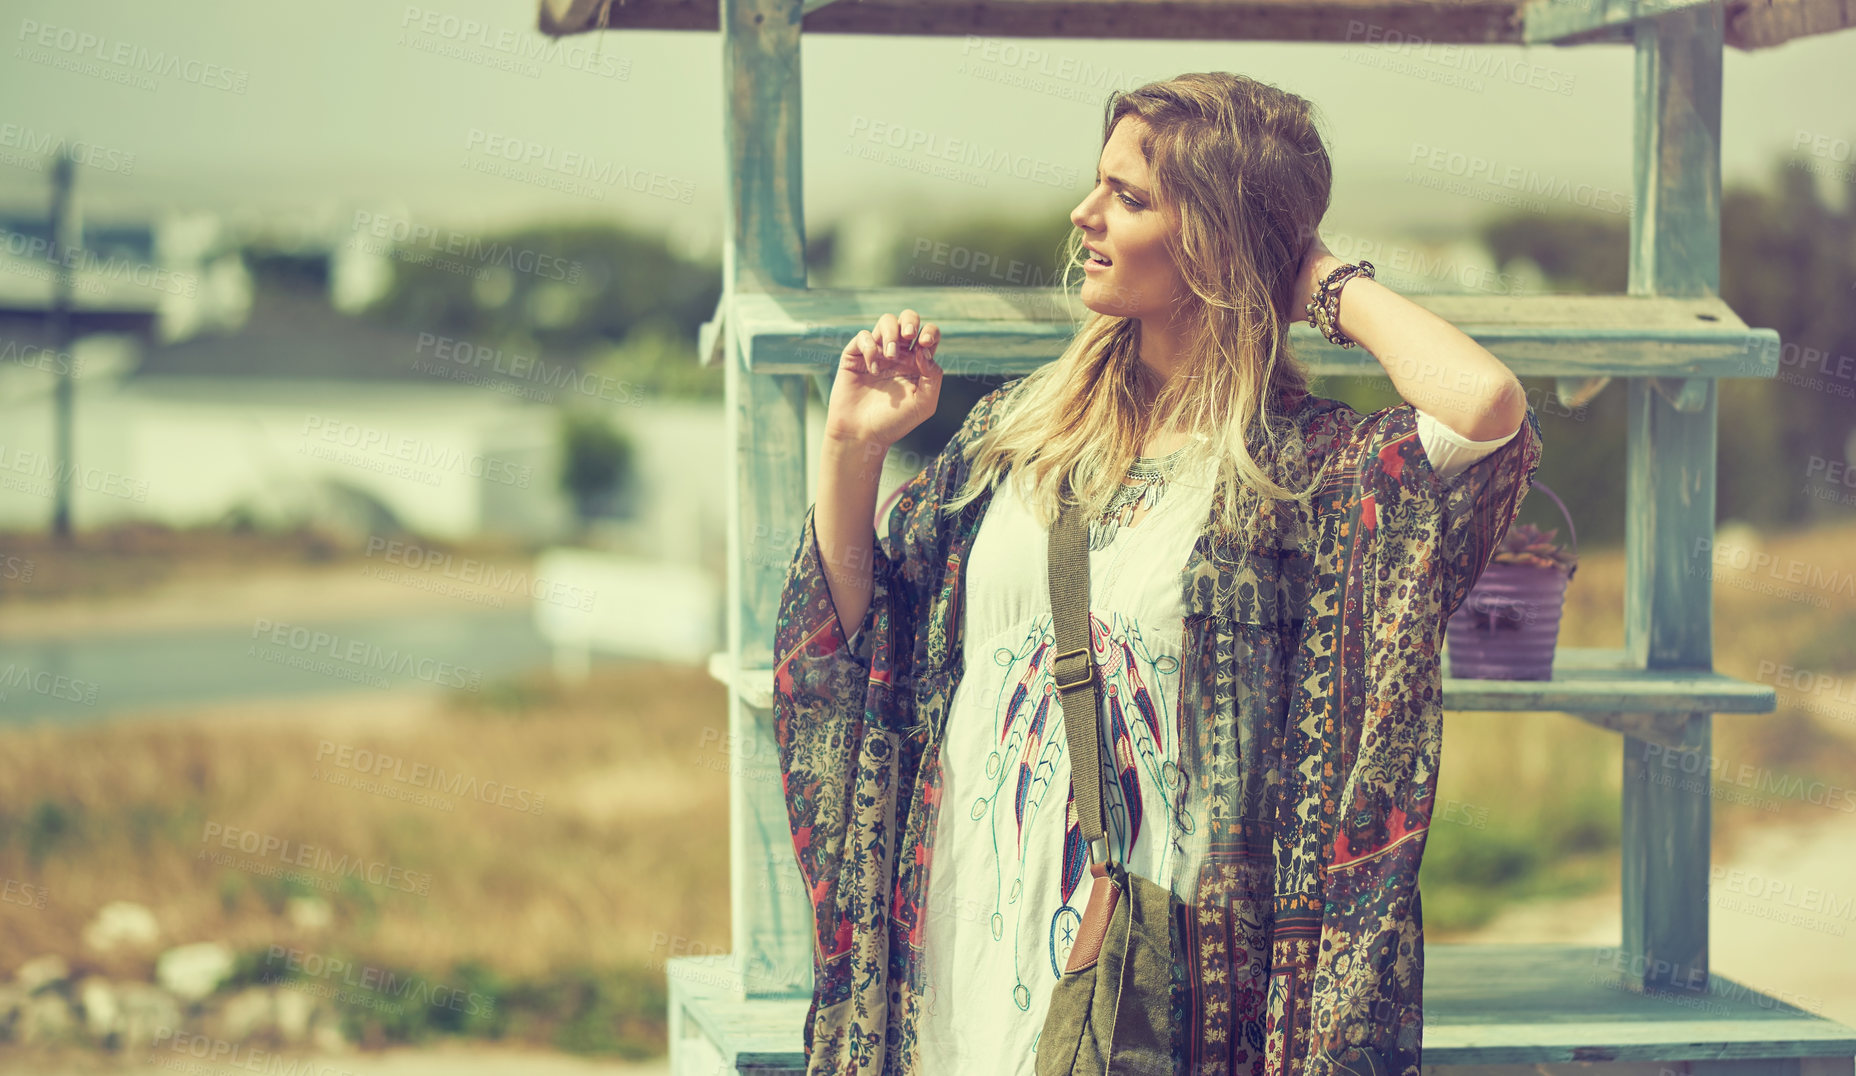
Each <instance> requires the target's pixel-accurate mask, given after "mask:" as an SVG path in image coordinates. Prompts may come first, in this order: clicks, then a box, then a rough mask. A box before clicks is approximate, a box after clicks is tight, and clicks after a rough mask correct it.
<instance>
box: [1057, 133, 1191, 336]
mask: <svg viewBox="0 0 1856 1076" xmlns="http://www.w3.org/2000/svg"><path fill="white" fill-rule="evenodd" d="M1144 127H1145V125H1144V124H1142V123H1141V121H1140V120H1139V119H1137V118H1135V117H1133V116H1124V117H1122V118H1121V119H1120V120H1118V121H1116V123H1115V129H1114V131H1113V132H1111V133H1110V135H1109V139H1108V144H1107V145H1105V146H1103V147H1102V157H1101V160H1100V161H1099V162H1097V167H1096V186H1095V189H1094V190H1092V191H1090V192H1089V195H1088V197H1086V198H1084V199H1083V200H1082V202H1081V203H1080V204H1078V205H1077V207H1076V208H1075V209H1073V210H1071V211H1070V223H1072V224H1074V225H1076V226H1077V227H1078V228H1080V229H1082V232H1083V242H1084V243H1085V244H1087V245H1088V246H1089V247H1094V248H1095V250H1096V251H1097V252H1098V253H1100V254H1101V255H1103V256H1104V257H1106V258H1107V259H1108V260H1109V264H1108V265H1102V264H1101V263H1099V262H1095V261H1093V260H1091V261H1086V262H1084V266H1083V273H1084V278H1083V286H1082V290H1081V292H1080V293H1079V294H1080V297H1081V299H1082V301H1083V305H1084V306H1086V307H1088V308H1089V309H1090V310H1093V311H1095V312H1096V313H1098V314H1108V315H1116V316H1120V317H1129V318H1148V317H1154V318H1158V319H1159V320H1160V322H1161V323H1162V324H1164V323H1166V321H1167V320H1169V319H1170V317H1171V315H1172V313H1173V311H1174V310H1175V309H1176V300H1178V299H1179V298H1180V297H1182V296H1185V295H1187V294H1189V290H1188V289H1187V287H1186V282H1185V279H1184V278H1183V277H1181V276H1180V274H1179V270H1178V269H1177V268H1176V267H1175V266H1174V264H1173V258H1172V255H1170V254H1169V253H1167V249H1166V235H1167V232H1168V231H1169V230H1170V229H1171V228H1172V224H1171V223H1170V222H1169V221H1168V220H1167V218H1166V215H1165V214H1164V213H1163V212H1161V210H1160V209H1159V207H1158V206H1156V205H1155V204H1154V187H1153V182H1152V174H1151V173H1150V172H1149V171H1148V169H1147V161H1146V158H1145V157H1143V156H1142V154H1141V146H1140V136H1141V134H1142V132H1143V130H1144ZM1083 255H1084V257H1085V258H1088V257H1089V253H1088V251H1087V250H1085V251H1084V252H1083Z"/></svg>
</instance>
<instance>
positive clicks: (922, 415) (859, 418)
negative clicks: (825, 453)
mask: <svg viewBox="0 0 1856 1076" xmlns="http://www.w3.org/2000/svg"><path fill="white" fill-rule="evenodd" d="M940 343H941V330H940V329H939V328H937V327H936V326H935V324H934V323H933V322H931V321H928V322H925V321H923V320H922V319H921V316H920V315H919V314H917V313H916V312H915V311H913V310H904V311H903V312H902V313H901V314H900V315H896V314H884V315H883V316H882V317H880V318H878V319H877V322H876V327H875V328H874V329H866V330H864V331H863V332H860V333H858V334H857V335H856V336H854V337H852V338H851V342H850V343H849V344H846V345H845V347H844V353H843V354H842V355H840V356H839V357H838V374H837V377H836V379H835V380H833V381H832V383H831V401H830V402H829V403H828V404H827V405H826V408H825V436H826V437H827V438H829V439H834V440H839V441H845V442H860V443H865V444H880V445H882V446H884V447H885V448H887V447H889V446H890V445H893V444H895V443H896V442H897V441H900V440H901V439H902V438H903V435H905V434H907V433H908V432H909V431H910V430H913V429H914V428H915V427H917V426H919V425H921V424H922V422H923V421H925V420H926V419H927V418H928V416H929V415H932V414H934V411H935V407H936V405H937V404H938V403H939V402H940V399H941V374H942V370H941V367H940V366H939V365H938V364H937V363H936V362H935V361H934V352H935V348H936V347H938V346H939V345H940Z"/></svg>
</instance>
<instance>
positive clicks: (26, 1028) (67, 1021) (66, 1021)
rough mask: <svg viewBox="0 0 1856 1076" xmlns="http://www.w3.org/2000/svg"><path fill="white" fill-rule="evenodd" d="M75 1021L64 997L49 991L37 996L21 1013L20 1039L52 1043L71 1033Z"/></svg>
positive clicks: (33, 997)
mask: <svg viewBox="0 0 1856 1076" xmlns="http://www.w3.org/2000/svg"><path fill="white" fill-rule="evenodd" d="M74 1024H75V1021H74V1020H72V1019H71V1007H70V1006H69V1005H67V1004H65V1000H64V997H63V996H62V995H60V994H58V993H56V992H51V991H48V992H46V993H43V994H35V995H33V996H32V998H31V999H30V1000H29V1001H27V1002H26V1007H25V1008H23V1009H21V1010H20V1012H19V1028H18V1038H19V1041H21V1042H50V1041H54V1040H57V1039H62V1038H64V1037H66V1036H67V1035H69V1034H70V1033H71V1028H72V1026H73V1025H74Z"/></svg>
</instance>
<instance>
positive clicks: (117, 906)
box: [84, 900, 161, 953]
mask: <svg viewBox="0 0 1856 1076" xmlns="http://www.w3.org/2000/svg"><path fill="white" fill-rule="evenodd" d="M160 940H161V927H160V925H159V924H157V923H156V922H155V913H154V912H151V911H149V910H148V908H147V907H145V906H143V905H140V904H137V903H135V902H134V901H132V900H113V901H111V902H109V903H108V904H105V905H104V906H103V908H102V909H101V910H100V911H98V912H97V917H96V918H95V919H92V920H91V921H90V925H89V926H87V927H85V928H84V944H85V945H88V946H90V947H91V948H92V949H95V950H97V951H98V952H101V953H108V952H112V951H114V950H116V949H123V948H128V949H148V948H152V947H153V946H154V944H155V943H156V942H158V941H160Z"/></svg>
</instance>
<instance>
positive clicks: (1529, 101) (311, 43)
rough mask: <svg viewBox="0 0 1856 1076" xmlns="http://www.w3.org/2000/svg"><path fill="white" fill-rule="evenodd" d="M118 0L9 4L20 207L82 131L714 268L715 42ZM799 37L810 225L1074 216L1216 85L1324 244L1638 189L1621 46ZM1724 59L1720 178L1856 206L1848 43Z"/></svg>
mask: <svg viewBox="0 0 1856 1076" xmlns="http://www.w3.org/2000/svg"><path fill="white" fill-rule="evenodd" d="M103 11H104V9H102V8H97V7H93V6H88V5H71V4H58V3H53V2H49V0H9V3H8V4H7V5H6V14H5V15H0V33H4V34H5V37H6V39H7V43H6V49H7V62H6V63H5V64H0V208H6V209H12V210H19V209H25V208H31V207H37V206H41V205H43V204H44V200H45V198H46V194H45V189H46V185H45V176H44V174H43V173H42V172H40V171H36V170H35V168H36V167H37V159H36V158H35V157H34V156H33V155H32V154H31V152H30V150H31V148H32V147H33V146H35V145H39V144H42V143H43V142H44V141H45V140H46V139H47V138H56V137H65V138H71V139H81V140H84V141H85V142H86V143H87V145H88V146H89V147H90V148H89V149H88V150H87V153H88V159H87V162H86V165H85V167H83V168H82V169H81V170H80V172H79V186H80V191H81V197H82V198H83V205H84V206H85V212H86V214H87V217H88V218H95V219H103V218H111V219H119V218H124V217H131V218H132V217H135V216H138V215H145V214H153V213H162V212H168V211H191V212H212V213H222V214H229V215H231V216H234V217H240V218H249V219H293V220H294V219H309V218H317V217H318V215H320V217H321V218H324V219H326V218H328V217H333V218H335V219H338V220H339V219H347V220H350V221H352V220H353V219H354V216H353V215H354V214H356V213H372V214H378V215H379V216H378V217H376V218H370V219H388V218H391V219H407V218H416V219H419V220H425V221H433V222H441V223H443V224H446V225H448V226H451V227H459V228H484V227H493V226H496V225H499V224H502V223H507V222H512V221H518V220H528V219H559V218H579V219H585V218H617V219H622V220H625V221H627V222H630V223H633V224H635V225H640V226H644V227H650V228H660V227H661V228H663V229H664V230H665V231H666V233H667V234H668V235H669V236H670V237H671V239H672V241H673V243H674V244H675V245H677V246H678V247H679V248H681V249H685V250H686V251H690V252H698V251H704V250H707V251H709V252H711V253H712V254H713V253H714V252H717V251H719V234H720V230H721V228H722V225H723V221H724V216H723V202H722V199H723V198H724V196H725V193H726V191H727V186H726V175H725V173H724V171H723V161H724V153H723V150H724V147H723V141H722V125H721V121H722V101H723V98H722V93H721V62H720V61H721V50H720V38H719V35H718V34H716V33H713V32H700V33H699V32H668V31H621V32H610V31H609V32H606V33H602V34H593V35H577V36H574V37H570V38H565V39H562V40H561V41H560V42H559V43H558V47H556V43H555V42H553V41H551V40H550V39H548V38H546V37H545V36H544V35H542V34H540V33H539V32H538V31H536V30H534V29H533V26H534V22H535V0H449V2H446V3H444V5H443V6H442V7H435V6H427V5H425V4H406V3H390V2H389V3H382V2H379V0H323V2H321V3H317V4H313V5H312V4H291V5H264V4H251V3H248V2H240V3H233V2H229V0H196V2H192V3H180V2H163V0H147V2H142V3H136V4H125V5H111V6H110V7H109V8H108V15H107V17H105V15H104V14H103ZM803 48H804V56H803V62H804V72H805V74H804V78H805V85H804V106H803V107H804V112H803V116H802V121H801V129H802V137H803V139H804V144H805V159H804V174H805V199H806V201H805V212H806V217H807V220H808V221H811V222H815V224H816V222H821V221H825V220H828V219H830V218H833V217H836V216H839V215H841V214H843V215H851V214H863V215H869V214H878V215H884V214H887V215H889V216H890V217H891V218H892V219H893V221H894V222H895V224H896V225H897V226H899V227H918V226H920V225H922V224H925V223H927V222H929V221H934V220H941V219H948V218H951V217H954V216H957V215H959V214H963V213H968V212H972V211H973V210H975V209H982V210H993V211H1004V212H1031V213H1043V212H1049V213H1067V211H1068V209H1069V207H1070V206H1072V205H1074V204H1075V202H1076V201H1077V200H1078V199H1080V198H1081V197H1082V196H1083V194H1085V193H1086V192H1087V189H1088V186H1089V184H1090V183H1091V182H1092V179H1093V172H1094V166H1095V162H1096V157H1097V155H1098V153H1099V152H1100V148H1101V142H1100V137H1101V133H1100V127H1099V125H1100V122H1101V107H1102V100H1103V98H1104V96H1105V90H1106V88H1107V87H1109V86H1118V87H1131V86H1134V85H1138V84H1140V83H1141V82H1145V81H1148V80H1150V79H1155V78H1162V77H1166V76H1168V75H1172V74H1178V73H1181V72H1186V71H1205V70H1228V71H1236V72H1240V73H1243V74H1246V75H1249V76H1251V77H1254V78H1258V79H1261V80H1263V81H1265V82H1269V83H1272V84H1274V85H1277V86H1280V87H1282V88H1284V89H1287V90H1290V91H1293V92H1295V93H1298V94H1302V95H1304V96H1306V97H1308V98H1310V99H1311V100H1313V101H1314V102H1315V104H1316V106H1317V108H1318V110H1319V115H1320V117H1321V126H1322V130H1323V132H1324V135H1325V137H1326V138H1327V140H1328V146H1329V150H1330V153H1331V155H1332V158H1333V160H1334V168H1335V188H1334V198H1333V202H1332V205H1331V208H1330V210H1329V215H1328V218H1327V221H1326V222H1325V224H1324V234H1328V233H1329V232H1330V231H1331V230H1340V231H1342V232H1346V233H1350V234H1352V233H1362V234H1364V233H1371V232H1374V231H1377V230H1381V229H1383V228H1385V227H1387V226H1389V225H1390V224H1391V223H1392V222H1396V223H1397V224H1398V226H1400V227H1425V226H1441V227H1445V228H1447V227H1450V226H1452V225H1457V226H1460V225H1461V224H1462V223H1463V222H1464V221H1466V220H1468V219H1469V218H1471V217H1474V216H1478V215H1481V214H1484V213H1490V212H1495V211H1497V210H1499V209H1501V208H1502V206H1503V204H1504V203H1506V202H1513V201H1516V200H1523V201H1526V200H1532V201H1535V202H1537V203H1538V202H1545V203H1548V204H1549V205H1550V204H1553V203H1558V204H1560V205H1570V204H1578V205H1581V206H1583V207H1584V208H1588V209H1592V210H1594V211H1598V212H1605V211H1610V212H1617V211H1621V209H1622V207H1624V206H1625V205H1626V202H1625V201H1624V200H1625V199H1628V196H1629V190H1630V180H1631V160H1630V153H1631V110H1632V96H1631V94H1632V90H1631V87H1632V67H1633V60H1632V51H1631V48H1630V47H1629V46H1628V45H1592V46H1580V47H1574V48H1560V47H1553V46H1533V47H1528V48H1522V47H1518V46H1503V47H1490V48H1477V49H1459V48H1455V47H1451V48H1448V49H1446V48H1444V47H1442V46H1438V45H1435V44H1429V43H1424V42H1404V43H1400V44H1398V45H1397V46H1388V45H1387V44H1386V43H1385V42H1384V41H1382V40H1379V39H1378V37H1377V35H1375V36H1374V37H1373V38H1372V39H1370V40H1369V39H1367V36H1366V33H1365V32H1362V33H1361V35H1360V37H1359V39H1357V40H1356V41H1355V42H1354V43H1324V44H1287V43H1273V42H1263V43H1200V42H1180V41H1169V42H1130V41H1102V40H1086V41H1079V40H1071V39H1061V40H1059V39H1020V38H1007V39H998V38H994V39H986V40H980V39H967V38H959V37H881V36H864V35H855V36H853V35H827V34H818V35H813V36H811V37H808V38H806V39H805V41H804V45H803ZM537 50H546V51H542V52H540V54H539V55H537ZM1725 65H1726V66H1725V93H1724V98H1725V99H1724V106H1723V120H1722V158H1723V170H1724V176H1725V182H1726V183H1727V184H1729V185H1732V184H1733V183H1735V182H1736V181H1746V182H1758V181H1760V180H1762V179H1763V178H1764V177H1765V174H1766V171H1767V169H1768V168H1769V166H1770V165H1769V162H1770V161H1771V160H1772V159H1773V158H1774V157H1775V155H1778V154H1781V153H1784V152H1787V151H1789V150H1790V149H1791V148H1792V147H1793V146H1794V145H1795V144H1799V143H1800V142H1802V143H1803V144H1804V145H1806V146H1807V147H1808V148H1815V150H1816V152H1817V154H1818V156H1816V157H1815V158H1814V160H1816V161H1817V162H1819V163H1820V164H1822V165H1823V166H1824V168H1825V170H1826V172H1827V173H1828V174H1827V175H1825V176H1821V177H1820V182H1822V183H1823V184H1824V185H1825V187H1826V189H1827V190H1828V189H1830V188H1841V189H1842V191H1843V194H1844V195H1845V196H1847V193H1848V190H1849V188H1850V185H1851V182H1852V180H1851V177H1852V175H1853V174H1856V160H1853V159H1852V155H1851V153H1852V151H1851V148H1850V145H1851V143H1852V142H1856V108H1852V105H1851V103H1852V102H1856V30H1846V31H1842V32H1840V33H1836V34H1831V35H1826V36H1822V37H1817V38H1811V39H1805V40H1801V41H1792V42H1788V43H1786V44H1784V45H1781V46H1778V47H1776V48H1773V49H1768V50H1761V51H1758V52H1754V53H1750V54H1749V53H1741V52H1739V51H1737V50H1734V49H1729V50H1728V51H1727V56H1726V59H1725ZM151 67H152V69H150V68H151ZM897 146H900V148H896V147H897ZM1526 189H1532V190H1533V191H1535V192H1540V191H1546V192H1548V193H1546V194H1545V195H1543V196H1539V197H1534V196H1531V195H1527V194H1526ZM1330 245H1331V246H1333V245H1335V243H1334V240H1333V239H1332V238H1330ZM1336 252H1337V253H1340V254H1342V255H1343V256H1347V253H1348V252H1347V251H1346V250H1343V249H1341V248H1340V247H1339V246H1336Z"/></svg>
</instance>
